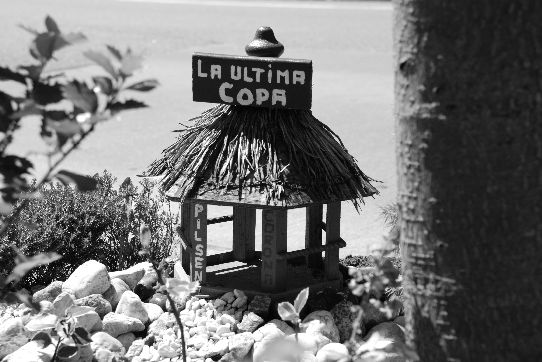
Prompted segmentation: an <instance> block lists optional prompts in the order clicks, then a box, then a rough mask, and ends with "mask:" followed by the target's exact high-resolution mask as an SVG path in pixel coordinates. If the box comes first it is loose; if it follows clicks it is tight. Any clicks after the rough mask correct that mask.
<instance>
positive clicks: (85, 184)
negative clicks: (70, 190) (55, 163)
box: [54, 170, 98, 191]
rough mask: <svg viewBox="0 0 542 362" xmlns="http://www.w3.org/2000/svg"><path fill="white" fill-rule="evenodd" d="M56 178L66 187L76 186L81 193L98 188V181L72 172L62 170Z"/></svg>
mask: <svg viewBox="0 0 542 362" xmlns="http://www.w3.org/2000/svg"><path fill="white" fill-rule="evenodd" d="M54 177H55V178H56V179H58V180H59V181H60V182H62V183H63V184H64V185H66V186H67V185H73V186H75V187H76V188H77V190H79V191H93V190H96V188H97V187H98V181H97V180H96V179H95V178H94V177H90V176H83V175H79V174H76V173H74V172H71V171H66V170H60V171H58V172H57V174H56V175H55V176H54Z"/></svg>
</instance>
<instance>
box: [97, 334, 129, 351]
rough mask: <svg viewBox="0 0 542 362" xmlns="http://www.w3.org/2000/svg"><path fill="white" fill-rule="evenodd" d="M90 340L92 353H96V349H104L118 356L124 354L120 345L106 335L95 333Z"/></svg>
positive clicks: (117, 341) (113, 338) (123, 349)
mask: <svg viewBox="0 0 542 362" xmlns="http://www.w3.org/2000/svg"><path fill="white" fill-rule="evenodd" d="M90 339H91V340H92V342H91V344H90V345H91V347H92V350H93V351H96V350H97V349H98V348H105V349H106V350H108V351H110V352H113V353H115V354H117V355H119V356H123V355H124V353H125V352H126V350H125V348H124V346H123V345H122V343H121V342H120V341H119V340H117V339H116V338H115V337H113V336H111V335H110V334H108V333H105V332H96V333H94V334H93V335H92V337H91V338H90Z"/></svg>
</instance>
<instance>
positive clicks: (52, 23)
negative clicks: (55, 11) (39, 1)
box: [45, 15, 60, 34]
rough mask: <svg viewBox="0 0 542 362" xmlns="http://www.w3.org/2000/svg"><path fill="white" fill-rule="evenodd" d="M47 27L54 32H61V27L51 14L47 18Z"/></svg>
mask: <svg viewBox="0 0 542 362" xmlns="http://www.w3.org/2000/svg"><path fill="white" fill-rule="evenodd" d="M45 27H46V28H47V30H48V31H50V32H52V33H55V34H60V29H59V28H58V25H57V24H56V21H55V20H54V19H53V18H52V17H51V16H49V15H47V17H46V18H45Z"/></svg>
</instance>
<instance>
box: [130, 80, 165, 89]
mask: <svg viewBox="0 0 542 362" xmlns="http://www.w3.org/2000/svg"><path fill="white" fill-rule="evenodd" d="M159 84H160V83H158V81H157V80H156V79H147V80H143V81H141V82H137V83H134V84H132V85H129V86H128V87H126V89H130V90H133V91H138V92H148V91H150V90H153V89H154V88H156V87H157V86H158V85H159Z"/></svg>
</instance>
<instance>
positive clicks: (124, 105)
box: [108, 99, 148, 113]
mask: <svg viewBox="0 0 542 362" xmlns="http://www.w3.org/2000/svg"><path fill="white" fill-rule="evenodd" d="M145 107H148V106H147V105H146V104H145V103H143V102H140V101H136V100H135V99H128V100H126V101H125V102H113V103H109V105H108V108H109V110H110V111H111V113H117V112H120V111H124V110H128V109H137V108H145Z"/></svg>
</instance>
